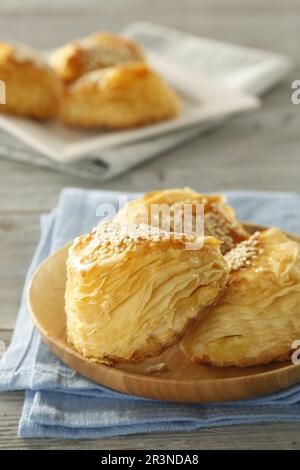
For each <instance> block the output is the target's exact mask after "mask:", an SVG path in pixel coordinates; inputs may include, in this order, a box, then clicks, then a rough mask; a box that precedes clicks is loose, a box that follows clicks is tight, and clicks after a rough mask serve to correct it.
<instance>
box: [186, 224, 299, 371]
mask: <svg viewBox="0 0 300 470" xmlns="http://www.w3.org/2000/svg"><path fill="white" fill-rule="evenodd" d="M252 240H254V242H252V247H250V245H251V242H250V241H249V242H244V243H248V245H244V249H243V250H240V251H238V250H239V248H236V249H235V250H236V255H235V256H231V255H228V256H230V258H231V262H230V267H231V274H230V277H229V282H228V284H227V288H226V290H225V293H224V295H223V297H222V298H221V299H220V301H219V302H218V304H217V305H216V306H214V307H212V308H209V311H208V314H207V316H206V317H205V318H204V319H203V320H201V321H199V323H197V325H196V326H195V327H194V328H193V330H192V331H191V333H190V334H189V335H186V336H185V337H184V338H183V340H182V341H181V343H180V346H181V349H182V350H183V351H184V353H185V354H186V355H187V356H188V357H189V358H190V359H191V360H193V361H195V362H199V363H206V364H211V365H214V366H218V367H228V366H236V367H248V366H256V365H261V364H268V363H270V362H275V361H276V362H281V361H284V360H287V359H288V358H289V357H290V355H291V352H292V343H293V341H294V340H297V339H299V338H300V246H299V245H298V243H296V242H294V241H291V240H290V239H288V238H287V237H286V236H285V235H284V234H283V233H282V232H280V230H278V229H270V230H267V231H265V232H262V233H261V234H259V235H256V236H254V238H252ZM237 257H241V259H242V261H243V262H242V264H239V263H237V262H236V261H237ZM234 260H235V261H234Z"/></svg>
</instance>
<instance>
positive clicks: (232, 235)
mask: <svg viewBox="0 0 300 470" xmlns="http://www.w3.org/2000/svg"><path fill="white" fill-rule="evenodd" d="M201 204H203V206H204V207H203V209H204V211H203V212H204V220H203V222H204V231H205V235H207V236H213V237H215V238H218V239H219V240H221V241H222V246H221V250H222V253H226V252H227V251H229V250H231V249H232V248H233V247H234V246H235V245H236V244H237V243H239V242H241V241H243V240H246V239H247V238H248V237H249V234H248V233H247V231H246V230H245V229H244V228H243V226H242V225H241V224H240V223H239V222H238V220H237V218H236V216H235V213H234V210H233V209H232V207H231V206H229V204H227V203H226V198H225V196H223V195H222V194H199V193H197V192H195V191H193V190H192V189H190V188H182V189H167V190H158V191H152V192H150V193H147V194H145V195H144V196H143V197H142V198H140V199H136V200H134V201H131V202H129V203H128V204H127V205H126V206H125V207H124V208H123V209H121V210H120V211H119V213H118V214H117V216H116V218H115V221H117V222H118V221H123V222H126V221H127V222H128V223H147V224H152V225H155V226H160V227H164V225H165V224H166V223H167V225H168V222H169V226H170V229H171V230H174V228H175V226H176V223H175V222H174V220H175V221H178V220H179V221H180V222H181V219H182V221H183V219H184V210H185V207H187V206H189V205H190V206H191V212H192V224H191V225H192V226H191V229H192V231H195V222H196V218H197V217H198V218H199V217H202V216H203V213H200V212H198V211H197V209H198V207H199V205H201ZM158 205H159V206H160V207H161V209H162V210H161V211H159V212H156V213H154V211H153V208H156V207H157V206H158ZM166 206H167V207H169V208H170V211H169V213H168V211H165V213H164V208H166ZM163 213H164V215H162V214H163ZM168 217H169V218H168ZM178 218H179V219H178ZM181 226H182V227H185V224H184V223H182V224H181Z"/></svg>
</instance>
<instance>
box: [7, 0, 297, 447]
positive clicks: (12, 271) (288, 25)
mask: <svg viewBox="0 0 300 470" xmlns="http://www.w3.org/2000/svg"><path fill="white" fill-rule="evenodd" d="M158 4H159V7H158V6H157V5H158ZM70 5H72V8H71V7H70ZM73 5H74V8H73ZM141 19H143V20H147V21H153V22H158V23H164V24H167V25H169V26H172V27H177V28H179V29H183V30H186V31H188V32H191V33H195V34H199V35H202V36H208V37H211V38H216V39H221V40H226V41H231V42H235V43H237V44H242V45H249V46H255V47H261V48H266V49H271V50H274V51H278V52H281V53H285V54H289V55H290V56H291V57H294V59H295V69H294V71H292V72H291V74H290V76H289V77H288V78H287V79H286V80H285V82H284V83H283V84H281V85H279V86H277V87H276V88H275V89H274V90H272V91H271V92H270V93H269V94H268V96H267V97H266V98H265V99H264V106H263V107H262V108H261V109H260V110H259V111H257V112H255V113H253V114H251V115H250V114H249V115H247V116H246V115H245V116H241V117H237V118H235V119H233V120H231V121H230V122H229V123H228V124H226V125H225V126H223V127H222V128H221V129H220V130H218V131H217V132H215V133H214V134H213V135H212V134H209V135H206V136H203V137H201V138H199V139H195V140H194V141H192V142H190V143H189V144H187V145H185V146H184V147H181V148H178V149H176V150H174V151H172V152H171V153H170V154H169V155H167V156H165V157H164V158H159V159H157V160H156V161H152V162H149V163H148V164H146V165H144V166H143V167H140V168H136V169H135V170H134V171H133V172H131V173H130V174H129V175H124V176H122V177H121V178H118V179H117V180H115V181H112V182H111V183H107V184H105V185H101V188H102V189H115V190H125V191H146V190H150V189H152V188H154V187H164V188H167V187H173V186H182V185H189V186H192V187H194V188H195V189H198V190H199V191H208V190H210V191H222V190H224V189H260V190H291V191H298V192H299V169H300V162H299V143H300V134H299V128H300V112H299V109H300V107H299V106H293V105H292V104H291V100H290V92H291V89H290V86H291V82H292V80H295V79H299V78H300V58H299V48H298V43H299V30H300V3H299V2H295V1H294V0H284V1H283V0H185V1H184V2H182V1H180V0H164V2H163V5H162V2H157V3H155V2H152V1H150V0H126V1H125V0H124V1H122V2H120V1H119V0H111V1H110V2H105V1H104V0H86V1H85V2H84V4H83V3H82V1H80V0H74V2H73V0H65V1H64V2H61V0H53V1H51V2H50V3H49V2H48V3H47V4H46V3H45V2H41V1H40V0H26V2H25V1H24V0H2V1H1V5H0V31H1V37H2V38H7V39H9V38H14V39H16V40H23V41H26V42H28V43H30V44H32V45H35V46H39V47H51V46H55V45H58V44H60V43H62V42H64V41H67V40H69V39H71V38H73V37H74V36H78V37H80V36H83V35H85V34H87V33H89V32H90V31H93V30H95V29H99V28H103V27H105V28H106V29H112V30H115V31H117V30H118V29H120V28H122V27H124V26H125V25H126V24H127V23H129V22H131V21H135V20H141ZM64 186H83V187H91V186H97V185H95V184H90V183H88V182H86V181H85V180H83V179H80V178H72V177H68V176H63V175H58V174H55V173H52V172H50V171H46V170H42V169H38V168H33V167H30V166H26V165H24V164H20V163H15V162H13V161H10V160H9V154H8V155H7V158H6V159H0V200H1V205H0V221H2V220H3V221H4V228H3V226H2V228H0V242H1V243H0V247H1V253H0V289H1V309H0V328H2V330H0V339H2V338H3V335H4V337H5V338H6V341H7V340H8V336H9V335H10V330H11V328H12V327H13V324H14V321H15V317H16V313H17V309H18V303H19V299H20V293H21V289H22V285H23V280H24V279H23V278H24V274H25V272H26V269H27V267H28V263H29V261H30V258H31V256H32V254H33V251H34V248H35V245H36V242H37V240H38V237H39V214H40V213H42V212H46V211H49V210H50V209H52V208H53V207H54V206H55V205H56V203H57V199H58V195H59V192H60V190H61V189H62V188H63V187H64ZM98 187H99V185H98ZM6 271H8V273H9V274H7V275H6ZM3 329H4V331H3ZM8 330H9V331H8ZM22 400H23V394H21V393H18V394H1V395H0V448H5V449H8V448H24V449H28V448H32V449H35V448H39V449H45V448H47V449H48V448H49V449H54V448H68V449H73V448H75V449H78V448H87V449H88V448H91V449H104V448H110V449H118V448H120V449H133V448H145V449H151V448H153V449H176V448H177V449H188V448H195V449H196V448H197V449H220V448H224V449H231V448H235V449H276V448H278V449H300V431H299V425H297V424H284V425H283V424H272V425H265V426H259V425H255V426H246V425H244V426H236V427H233V428H219V429H213V430H203V431H199V432H194V433H189V434H188V435H187V434H186V433H177V434H165V433H163V434H151V435H143V436H138V437H136V436H130V437H124V438H113V439H106V440H97V441H69V442H68V441H57V440H26V441H25V440H20V439H18V437H17V433H16V430H17V423H18V420H19V415H20V411H21V406H22Z"/></svg>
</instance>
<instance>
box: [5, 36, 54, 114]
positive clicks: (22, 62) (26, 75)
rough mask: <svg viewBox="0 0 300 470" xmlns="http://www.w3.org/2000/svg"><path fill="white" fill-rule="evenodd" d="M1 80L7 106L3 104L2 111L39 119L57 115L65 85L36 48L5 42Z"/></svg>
mask: <svg viewBox="0 0 300 470" xmlns="http://www.w3.org/2000/svg"><path fill="white" fill-rule="evenodd" d="M0 79H1V80H3V81H4V83H5V88H6V103H5V104H1V105H0V112H2V113H12V114H16V115H20V116H27V117H32V118H36V119H48V118H52V117H53V116H55V115H56V113H57V108H58V106H59V98H60V95H61V92H62V85H61V83H60V80H59V79H58V77H57V76H56V74H55V73H54V71H53V70H52V69H51V68H50V67H49V65H48V63H47V62H46V61H45V60H44V59H43V58H42V57H41V56H40V55H39V53H38V52H37V51H35V50H34V49H31V48H29V47H28V46H26V45H24V44H8V43H4V42H1V43H0Z"/></svg>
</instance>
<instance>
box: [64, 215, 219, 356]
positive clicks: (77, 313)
mask: <svg viewBox="0 0 300 470" xmlns="http://www.w3.org/2000/svg"><path fill="white" fill-rule="evenodd" d="M148 229H149V227H147V226H142V225H128V226H126V225H120V224H113V223H108V224H103V225H101V226H100V227H99V228H98V229H95V230H94V231H93V232H92V233H90V234H88V235H84V236H82V237H79V238H78V239H76V240H75V241H74V243H73V245H72V247H71V248H70V251H69V257H68V261H67V287H66V294H65V309H66V315H67V332H68V338H69V341H70V342H71V343H72V344H73V345H74V347H75V348H76V349H77V350H78V351H79V352H80V353H81V354H82V355H84V356H86V357H89V358H91V359H94V360H97V361H99V362H102V363H115V362H138V361H142V360H143V359H145V358H146V357H150V356H155V355H158V354H160V353H161V352H162V351H163V350H164V349H165V348H167V347H168V346H170V345H171V344H173V343H174V342H176V341H178V340H179V338H180V337H181V335H182V334H183V333H184V331H185V330H186V328H187V327H188V325H190V323H191V321H192V320H193V319H195V318H197V317H198V316H199V315H201V313H202V311H203V309H204V308H205V307H206V306H207V305H210V304H211V303H212V302H213V301H214V300H215V299H216V298H217V296H218V295H219V294H220V292H221V291H222V289H223V287H224V284H225V282H226V279H227V265H226V263H225V261H224V258H223V257H222V256H221V253H220V249H219V242H218V241H217V240H215V239H213V238H212V237H209V238H206V239H205V242H204V246H203V247H202V248H200V249H195V250H187V249H186V246H185V243H186V241H187V240H186V239H185V238H184V237H183V238H182V239H176V238H175V237H173V238H170V237H169V238H164V237H163V236H162V232H161V231H155V232H153V233H151V235H149V232H148ZM189 241H191V240H190V239H189Z"/></svg>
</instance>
